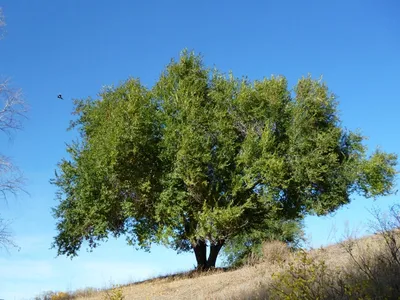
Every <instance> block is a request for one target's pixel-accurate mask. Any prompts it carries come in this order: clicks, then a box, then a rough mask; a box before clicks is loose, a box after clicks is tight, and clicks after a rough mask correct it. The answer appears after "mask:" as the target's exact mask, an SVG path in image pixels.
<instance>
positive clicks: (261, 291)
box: [37, 230, 400, 300]
mask: <svg viewBox="0 0 400 300" xmlns="http://www.w3.org/2000/svg"><path fill="white" fill-rule="evenodd" d="M399 242H400V231H398V230H386V231H385V230H382V231H381V232H380V233H379V234H376V235H372V236H369V237H365V238H362V239H352V238H349V239H347V240H345V241H343V242H341V243H338V244H335V245H331V246H328V247H326V248H320V249H313V250H310V251H304V250H300V251H296V252H291V251H290V250H289V249H288V248H287V247H286V246H285V245H284V244H282V243H280V242H271V243H266V244H265V245H264V247H263V257H262V258H260V259H257V258H253V259H249V261H248V263H247V265H245V266H243V267H241V268H239V269H236V270H223V269H217V270H214V271H212V272H208V273H197V272H188V273H182V274H176V275H171V276H165V277H160V278H155V279H151V280H147V281H144V282H140V283H133V284H130V285H126V286H121V287H114V288H112V289H109V290H102V291H95V290H93V289H88V290H85V291H76V292H74V293H69V294H66V293H53V294H51V293H49V294H47V296H46V297H47V299H59V300H60V299H93V300H94V299H102V300H103V299H112V300H120V299H310V300H311V299H400V298H399V297H400V243H399ZM46 297H45V296H42V297H38V298H37V299H46Z"/></svg>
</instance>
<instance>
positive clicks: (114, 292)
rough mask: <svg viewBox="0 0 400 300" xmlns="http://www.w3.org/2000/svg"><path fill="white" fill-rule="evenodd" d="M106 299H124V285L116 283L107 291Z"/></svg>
mask: <svg viewBox="0 0 400 300" xmlns="http://www.w3.org/2000/svg"><path fill="white" fill-rule="evenodd" d="M105 292H106V294H105V296H104V300H124V299H125V296H124V292H123V290H122V286H120V285H114V286H113V287H112V288H111V289H110V290H109V291H105Z"/></svg>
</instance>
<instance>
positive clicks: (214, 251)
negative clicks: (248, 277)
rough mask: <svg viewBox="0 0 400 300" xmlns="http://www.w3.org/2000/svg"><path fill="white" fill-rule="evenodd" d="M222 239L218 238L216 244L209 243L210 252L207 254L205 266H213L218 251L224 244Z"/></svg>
mask: <svg viewBox="0 0 400 300" xmlns="http://www.w3.org/2000/svg"><path fill="white" fill-rule="evenodd" d="M224 243H225V241H224V240H219V241H218V242H217V243H216V244H211V246H210V254H209V255H208V260H207V268H208V269H209V268H215V263H216V262H217V257H218V253H219V251H220V250H221V248H222V246H223V245H224Z"/></svg>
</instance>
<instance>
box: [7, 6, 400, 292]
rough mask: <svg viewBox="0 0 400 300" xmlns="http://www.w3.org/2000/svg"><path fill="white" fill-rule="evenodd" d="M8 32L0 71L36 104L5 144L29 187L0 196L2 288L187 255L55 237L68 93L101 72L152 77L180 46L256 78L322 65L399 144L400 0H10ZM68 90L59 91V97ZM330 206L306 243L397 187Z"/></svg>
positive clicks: (358, 217)
mask: <svg viewBox="0 0 400 300" xmlns="http://www.w3.org/2000/svg"><path fill="white" fill-rule="evenodd" d="M0 6H2V8H3V12H4V14H5V17H6V21H7V27H6V30H7V33H6V35H5V37H4V39H2V40H1V41H0V76H6V77H10V78H11V79H12V84H13V86H14V87H19V88H21V89H22V90H23V93H24V97H25V99H26V101H27V102H28V103H29V105H30V112H29V115H28V117H29V118H28V119H27V120H26V121H25V122H24V125H25V128H24V130H23V131H21V132H18V133H17V134H16V135H15V137H14V139H13V140H12V141H11V142H9V141H8V140H7V137H6V136H1V141H0V145H1V153H3V154H7V155H9V156H11V157H12V158H13V160H14V162H15V163H16V164H17V165H18V166H19V167H20V168H21V170H22V171H23V172H24V173H25V176H26V178H27V185H26V189H27V190H28V191H29V193H30V196H27V195H20V196H19V197H18V198H17V199H12V198H10V199H9V201H8V205H6V204H5V203H0V211H1V214H2V216H3V217H5V218H8V219H12V220H13V224H12V228H13V230H14V234H15V241H16V242H17V243H18V245H19V246H20V247H21V250H20V251H16V250H11V251H10V253H7V252H4V251H2V252H0V298H4V299H29V298H32V297H33V296H35V295H37V294H39V293H40V292H42V291H46V290H64V291H65V290H75V289H77V288H81V287H87V286H94V287H105V286H108V285H109V284H110V282H114V283H115V282H116V283H123V282H126V281H130V280H136V279H140V278H145V277H148V276H152V275H157V274H159V273H168V272H173V271H176V270H185V269H189V268H192V267H193V266H194V264H195V259H194V255H192V254H187V255H179V256H177V255H176V254H175V253H174V252H172V251H169V250H165V249H164V248H161V247H155V248H154V250H153V251H152V253H150V254H148V253H143V252H138V251H135V249H133V248H130V247H128V246H126V245H125V244H124V241H123V240H118V241H115V240H110V241H109V242H108V243H106V244H103V245H102V246H101V247H100V248H98V249H96V250H95V251H94V252H93V253H87V252H86V251H85V249H82V251H81V255H80V256H79V257H78V258H76V259H74V260H72V261H71V260H69V259H66V258H64V257H58V258H56V251H55V250H54V249H53V250H51V249H49V248H50V245H51V243H52V237H53V236H54V235H55V234H56V233H55V230H54V228H55V220H54V219H53V218H52V216H51V207H53V206H55V205H56V202H55V200H54V198H55V197H54V193H55V188H54V187H53V186H51V185H50V184H49V179H50V178H52V177H53V174H54V170H55V168H56V164H57V162H58V161H60V159H61V158H62V157H65V156H66V152H65V143H66V142H69V141H71V139H72V138H73V137H74V133H73V132H66V128H67V127H68V124H69V120H70V119H71V117H72V116H71V111H72V101H71V99H72V98H86V97H87V96H93V97H95V96H96V94H97V93H98V92H99V91H100V89H101V87H102V86H104V85H111V84H118V83H119V82H121V81H123V80H125V79H127V78H128V77H129V76H133V77H140V78H141V81H142V82H143V83H144V84H146V85H147V86H148V87H151V86H152V85H153V83H154V82H155V81H156V80H157V78H158V76H159V75H160V72H161V71H162V70H163V68H164V67H165V65H166V64H168V62H169V61H170V59H171V58H172V57H177V56H178V55H179V52H180V51H181V50H182V49H183V48H188V49H192V50H195V51H196V52H200V53H201V54H203V55H204V60H205V63H206V64H207V65H209V66H213V65H215V66H217V67H218V68H219V69H221V70H222V71H224V72H228V71H233V73H234V74H235V75H236V76H242V75H247V76H248V77H249V78H250V79H260V78H263V77H266V76H270V75H271V74H281V75H284V76H286V77H287V78H288V80H289V83H290V85H291V86H293V84H294V83H295V82H296V80H297V79H298V78H300V77H301V76H302V75H307V74H308V73H310V74H312V76H313V77H315V78H318V77H319V76H321V75H323V79H324V81H325V82H326V83H327V84H328V86H329V87H330V89H331V90H332V91H333V92H334V93H335V94H337V95H338V97H339V101H340V105H339V108H340V111H341V118H342V121H343V125H344V126H345V127H347V128H349V129H351V130H355V129H358V128H359V129H361V131H362V133H363V134H364V135H365V136H368V137H369V139H368V141H367V144H368V146H369V147H370V148H371V149H374V148H375V147H378V146H380V147H382V149H384V150H386V151H389V152H396V153H400V151H399V150H400V130H399V129H400V126H399V111H400V99H399V98H400V96H399V87H400V71H399V70H400V54H399V53H400V18H399V15H400V4H399V2H398V1H397V0H387V1H376V0H355V1H319V0H315V1H307V0H305V1H297V0H293V1H288V0H284V1H261V0H260V1H246V2H244V1H215V0H208V1H181V0H180V1H162V0H159V1H154V0H153V1H128V0H124V1H123V0H119V1H99V0H96V1H95V0H85V1H82V0H68V1H54V0H37V1H31V0H3V1H2V2H1V4H0ZM59 93H62V94H63V96H64V101H60V100H58V99H57V94H59ZM354 198H355V199H354V201H353V203H352V204H351V205H349V206H347V207H345V208H343V209H341V210H340V211H338V212H337V213H336V215H335V216H330V217H324V218H315V217H311V218H308V219H307V220H306V225H307V230H306V232H307V234H308V235H311V236H312V244H313V245H314V246H319V245H321V244H326V243H328V242H332V240H330V238H329V233H330V229H331V228H332V226H336V227H337V230H338V233H337V237H339V236H340V234H341V232H342V231H343V227H344V224H345V223H346V221H349V222H350V227H351V228H355V227H357V226H359V225H360V224H362V222H365V221H366V220H367V219H368V218H369V217H370V216H369V213H368V212H367V210H366V208H370V207H371V206H372V205H376V206H378V207H381V208H383V209H385V208H386V207H387V206H388V205H389V204H391V203H394V202H395V201H398V199H399V196H392V197H387V198H382V199H378V200H377V201H376V202H374V201H373V200H365V199H362V198H359V197H354Z"/></svg>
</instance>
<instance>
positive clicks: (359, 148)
mask: <svg viewBox="0 0 400 300" xmlns="http://www.w3.org/2000/svg"><path fill="white" fill-rule="evenodd" d="M99 96H100V97H99V99H96V100H92V99H87V100H79V101H76V111H75V113H76V114H77V116H78V117H77V119H76V120H75V121H74V122H72V127H73V128H77V129H78V130H79V132H80V138H79V139H78V140H77V141H75V142H73V143H72V144H70V145H69V146H68V148H67V150H68V152H69V154H70V157H69V158H67V159H63V160H62V161H61V163H60V164H59V171H58V174H57V175H56V178H55V179H54V180H53V183H54V184H56V185H57V186H58V187H59V193H58V200H59V203H58V206H57V207H56V208H55V209H54V216H55V218H56V219H57V220H58V222H57V230H58V235H57V236H56V237H55V241H54V246H55V247H56V248H57V249H58V254H59V255H61V254H65V255H69V256H75V255H77V251H78V250H79V249H80V247H81V246H82V243H83V242H84V241H87V242H88V246H89V247H90V248H94V247H96V246H97V245H98V244H99V243H100V242H101V241H103V240H105V239H107V238H108V237H109V236H110V235H112V236H120V235H125V236H126V238H127V240H128V243H129V244H132V245H137V246H139V247H142V248H145V249H149V248H150V246H151V244H152V243H159V244H164V245H167V246H169V247H172V248H173V249H176V250H177V251H191V250H193V251H194V253H195V256H196V260H197V264H198V268H199V269H204V268H209V267H214V266H215V262H216V259H217V256H218V253H219V251H220V249H221V247H223V245H224V244H225V243H226V242H228V241H230V240H232V239H234V238H235V237H237V236H240V235H241V236H243V235H246V234H249V236H250V235H253V236H254V235H257V232H260V233H261V232H266V231H268V230H272V229H273V228H272V227H274V226H276V224H277V223H276V222H273V221H274V220H279V222H285V220H287V221H288V222H290V221H291V220H301V219H302V218H304V216H305V215H306V214H310V213H311V214H318V215H323V214H327V213H329V212H332V211H334V210H336V209H337V208H338V207H340V206H341V205H345V204H347V203H349V201H350V196H351V194H352V193H353V192H359V193H361V194H362V195H364V196H366V197H376V196H380V195H387V194H389V193H391V192H392V188H393V184H394V177H395V173H396V171H395V165H396V160H397V158H396V156H395V155H394V154H387V153H385V152H382V151H379V150H378V151H376V152H374V153H373V154H372V155H371V156H367V153H366V148H365V146H363V144H362V142H363V138H362V136H361V135H360V134H358V133H354V132H350V131H347V130H345V129H343V128H342V126H341V123H340V120H339V117H338V113H337V103H336V100H335V96H334V95H333V94H332V93H331V92H330V91H329V90H328V88H327V87H326V86H325V84H324V83H322V82H321V81H315V80H312V79H311V78H310V77H305V78H302V79H300V80H299V81H298V83H297V85H296V86H295V87H294V89H293V90H292V91H291V90H289V89H288V86H287V80H286V79H285V78H284V77H281V76H279V77H271V78H269V79H263V80H260V81H254V82H251V81H249V80H247V79H237V78H235V77H233V76H232V75H229V76H226V75H223V74H221V73H220V72H218V71H217V70H215V69H212V70H210V69H208V68H206V67H205V66H204V65H203V63H202V59H201V57H199V56H197V55H195V54H193V53H189V52H185V51H184V52H183V53H182V54H181V56H180V59H179V60H178V61H174V60H173V61H172V62H171V63H170V64H169V65H168V66H167V67H166V69H165V71H164V72H163V73H162V75H161V77H160V78H159V80H158V82H157V83H156V84H155V85H154V87H153V88H152V89H147V88H145V87H144V86H143V85H142V84H141V83H140V81H139V80H137V79H129V80H127V81H126V82H124V83H123V84H121V85H119V86H118V87H115V88H108V89H106V90H104V91H103V92H102V93H101V94H100V95H99ZM207 247H209V249H210V250H209V255H208V258H207V256H206V255H207Z"/></svg>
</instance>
